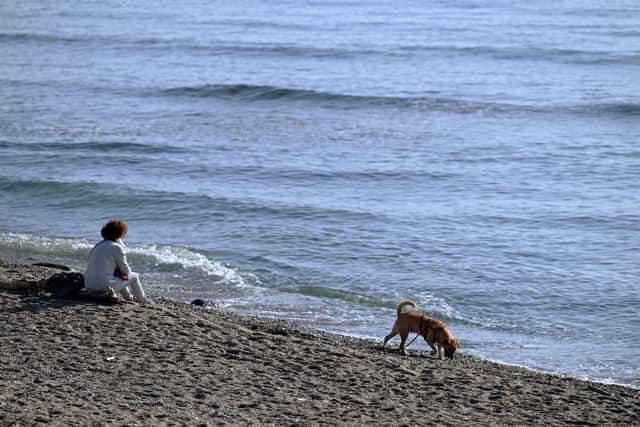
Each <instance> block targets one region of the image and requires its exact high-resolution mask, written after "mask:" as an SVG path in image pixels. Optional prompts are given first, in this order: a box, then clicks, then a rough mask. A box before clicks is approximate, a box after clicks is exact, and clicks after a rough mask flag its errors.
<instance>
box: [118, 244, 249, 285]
mask: <svg viewBox="0 0 640 427" xmlns="http://www.w3.org/2000/svg"><path fill="white" fill-rule="evenodd" d="M127 253H129V254H135V255H141V256H146V257H152V258H153V259H155V260H156V261H157V263H158V264H178V265H180V266H182V267H183V268H193V269H197V270H200V271H202V272H204V273H205V274H207V275H208V276H211V277H212V278H213V279H215V280H220V281H225V282H228V283H233V284H234V285H236V286H247V284H246V283H245V280H244V278H243V277H242V276H241V275H240V274H239V273H238V271H237V270H236V269H234V268H231V267H227V266H225V265H224V264H223V263H221V262H218V261H212V260H210V259H209V258H207V257H206V256H205V255H204V254H201V253H199V252H195V251H192V250H190V249H187V248H184V247H179V246H165V245H140V244H130V245H128V246H127Z"/></svg>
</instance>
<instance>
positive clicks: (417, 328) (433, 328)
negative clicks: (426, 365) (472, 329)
mask: <svg viewBox="0 0 640 427" xmlns="http://www.w3.org/2000/svg"><path fill="white" fill-rule="evenodd" d="M405 305H410V306H412V307H413V308H417V307H418V306H417V305H416V303H415V302H413V301H410V300H404V301H402V302H401V303H400V304H398V318H397V319H396V323H394V324H393V329H391V332H390V333H389V335H387V336H386V337H384V344H382V347H383V348H384V346H385V345H387V341H389V340H390V339H391V338H393V337H395V336H396V335H398V334H400V350H401V351H402V353H403V354H405V355H406V354H407V349H406V348H405V343H406V342H407V337H408V336H409V332H415V333H417V334H420V335H422V337H423V338H424V340H425V341H426V342H427V344H429V347H431V349H432V350H433V351H432V352H431V354H432V355H433V354H436V353H438V357H439V358H440V359H442V349H444V355H445V356H447V357H448V358H450V359H453V353H455V351H456V349H457V348H458V341H457V340H456V339H455V338H454V337H453V335H452V334H451V332H450V331H449V329H447V327H446V326H445V325H444V323H442V322H441V321H439V320H436V319H432V318H430V317H429V316H427V315H425V314H421V313H418V312H417V311H408V312H404V313H403V312H402V307H404V306H405ZM436 346H437V349H436Z"/></svg>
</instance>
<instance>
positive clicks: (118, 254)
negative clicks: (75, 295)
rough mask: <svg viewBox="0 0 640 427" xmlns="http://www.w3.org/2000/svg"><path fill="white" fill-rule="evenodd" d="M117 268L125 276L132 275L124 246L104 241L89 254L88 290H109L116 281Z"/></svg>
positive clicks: (85, 284)
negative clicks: (110, 285) (115, 272)
mask: <svg viewBox="0 0 640 427" xmlns="http://www.w3.org/2000/svg"><path fill="white" fill-rule="evenodd" d="M116 267H118V270H120V271H121V272H122V273H124V274H130V273H131V269H130V268H129V264H128V263H127V256H126V255H125V252H124V246H123V245H122V244H121V243H119V242H114V241H112V240H103V241H102V242H100V243H98V244H97V245H95V246H94V247H93V249H91V252H90V253H89V261H88V263H87V271H86V273H85V275H84V286H85V287H86V288H88V289H105V288H107V287H108V286H109V283H110V282H113V281H114V280H115V278H114V276H113V272H114V271H115V269H116Z"/></svg>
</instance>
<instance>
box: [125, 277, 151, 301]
mask: <svg viewBox="0 0 640 427" xmlns="http://www.w3.org/2000/svg"><path fill="white" fill-rule="evenodd" d="M127 285H128V286H129V287H130V288H131V290H132V291H133V295H134V296H135V297H136V300H137V301H138V302H139V303H140V304H146V303H147V296H146V295H145V293H144V289H142V283H140V277H139V276H138V273H134V272H131V273H129V280H127Z"/></svg>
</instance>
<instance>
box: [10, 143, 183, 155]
mask: <svg viewBox="0 0 640 427" xmlns="http://www.w3.org/2000/svg"><path fill="white" fill-rule="evenodd" d="M0 148H8V149H18V150H26V151H36V152H41V151H57V152H63V151H73V152H78V151H81V152H98V153H99V152H103V153H111V152H117V153H138V154H161V153H184V152H186V151H188V150H187V149H185V148H183V147H176V146H172V145H158V144H144V143H139V142H119V141H87V142H77V143H69V142H31V143H30V142H9V141H0Z"/></svg>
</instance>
